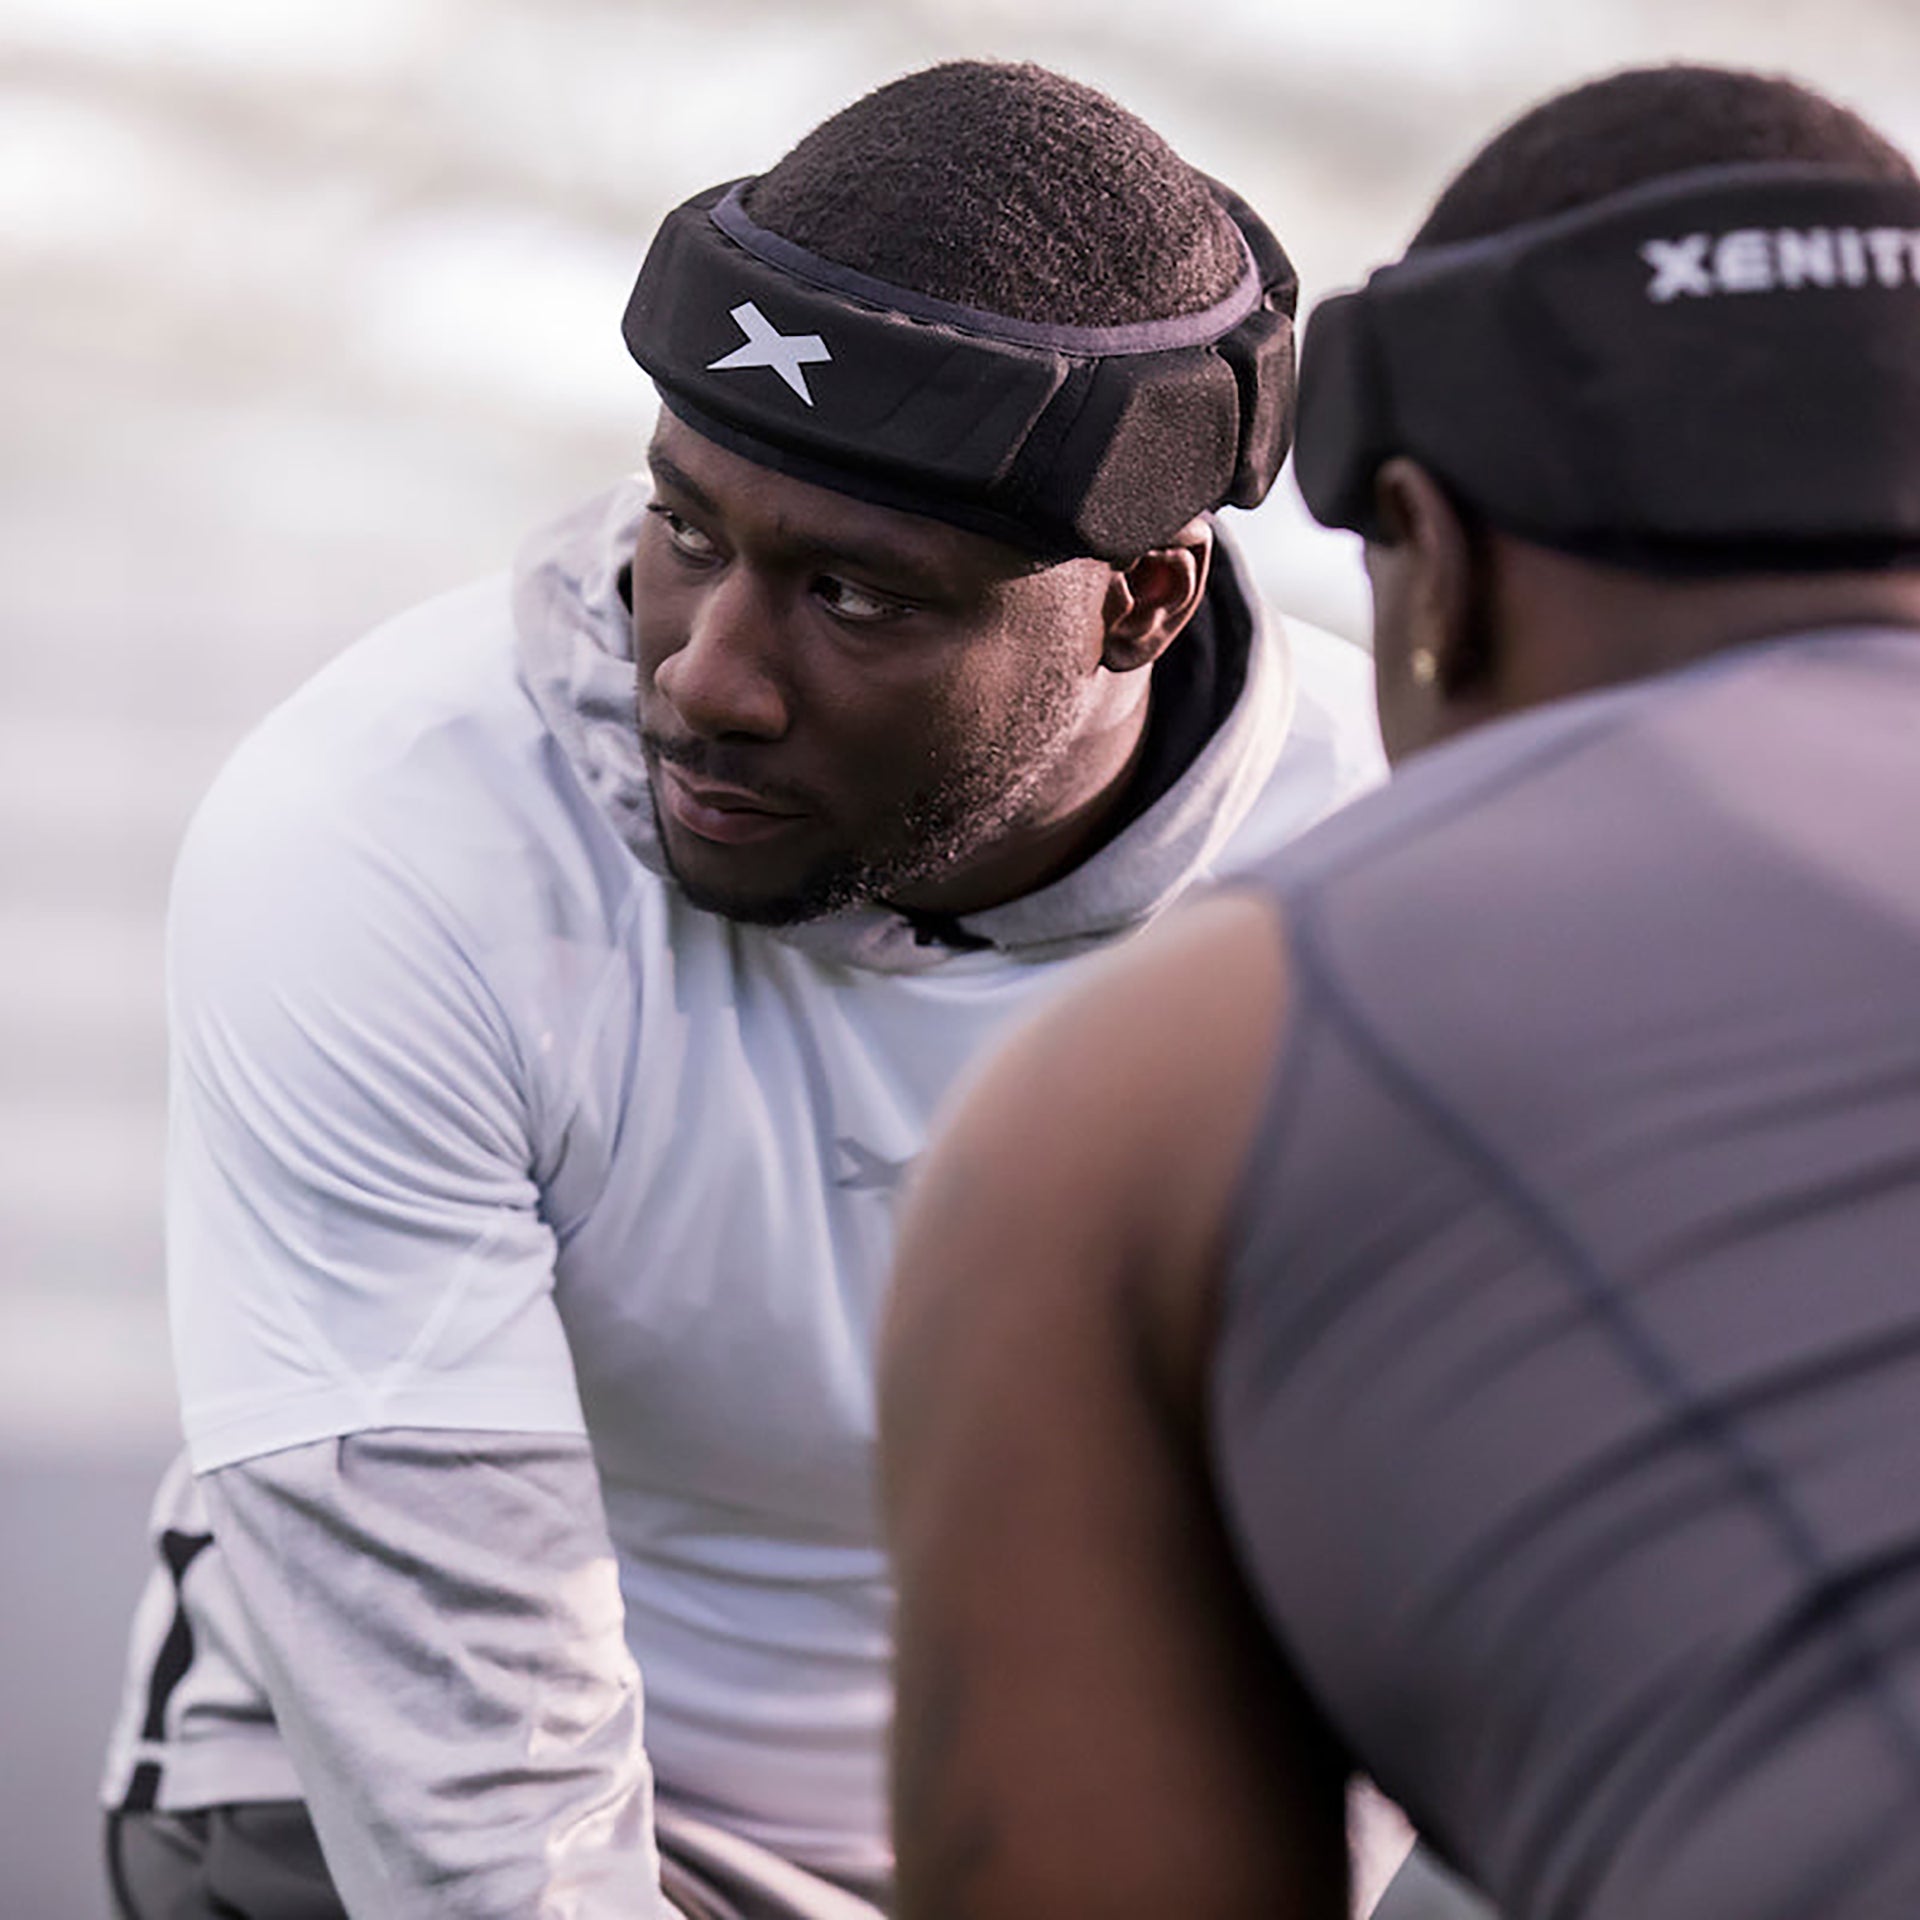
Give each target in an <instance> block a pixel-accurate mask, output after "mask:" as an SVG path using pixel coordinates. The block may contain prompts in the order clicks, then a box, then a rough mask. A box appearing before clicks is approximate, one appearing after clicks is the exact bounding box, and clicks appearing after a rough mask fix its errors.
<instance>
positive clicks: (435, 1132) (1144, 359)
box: [107, 63, 1377, 1920]
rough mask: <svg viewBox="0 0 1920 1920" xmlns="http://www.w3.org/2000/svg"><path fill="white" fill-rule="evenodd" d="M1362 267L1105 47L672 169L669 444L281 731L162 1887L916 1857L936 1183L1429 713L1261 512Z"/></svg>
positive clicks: (788, 1874) (244, 848)
mask: <svg viewBox="0 0 1920 1920" xmlns="http://www.w3.org/2000/svg"><path fill="white" fill-rule="evenodd" d="M716 97H717V98H718V97H719V96H716ZM1292 305H1293V275H1292V271H1291V269H1290V267H1289V266H1288V264H1287V260H1286V256H1285V254H1284V253H1283V252H1282V251H1281V249H1280V247H1279V244H1278V243H1277V241H1276V240H1275V239H1274V237H1273V236H1272V235H1271V234H1270V233H1269V232H1268V231H1267V229H1266V228H1265V226H1264V225H1263V224H1262V223H1261V222H1260V221H1259V219H1258V218H1257V217H1256V216H1255V215H1254V214H1253V213H1252V212H1251V211H1250V210H1249V209H1247V208H1246V207H1244V206H1243V205H1242V204H1241V203H1240V202H1239V201H1237V200H1236V199H1235V198H1234V197H1233V196H1232V195H1231V194H1229V193H1227V192H1226V191H1225V190H1224V189H1223V188H1220V187H1219V186H1217V185H1216V184H1215V183H1213V182H1211V181H1209V180H1207V179H1206V178H1205V177H1204V176H1203V175H1201V174H1200V173H1198V172H1197V171H1196V170H1195V169H1194V168H1193V167H1191V166H1190V165H1188V164H1187V163H1186V162H1185V161H1183V160H1182V159H1180V157H1179V156H1178V155H1177V154H1175V153H1174V152H1173V151H1172V150H1171V149H1170V148H1169V147H1168V146H1167V144H1166V143H1165V142H1164V141H1163V140H1161V139H1160V138H1159V136H1158V135H1156V134H1154V133H1153V132H1152V130H1151V129H1150V128H1148V127H1146V126H1145V125H1144V124H1142V123H1141V122H1140V121H1139V120H1138V119H1136V118H1135V117H1134V116H1133V115H1132V114H1129V113H1127V112H1125V111H1124V110H1123V109H1121V108H1120V107H1118V106H1117V105H1116V104H1115V103H1114V102H1112V101H1111V100H1108V99H1106V98H1105V97H1104V96H1103V95H1100V94H1097V93H1094V92H1093V91H1092V90H1091V89H1089V88H1086V87H1082V86H1079V85H1077V84H1076V83H1074V82H1072V81H1070V80H1067V79H1064V78H1063V77H1061V76H1059V75H1057V74H1050V73H1047V72H1045V71H1043V70H1041V69H1038V68H1031V67H1000V66H990V65H983V64H978V63H960V64H956V65H953V66H947V67H940V68H934V69H931V70H929V71H927V72H924V73H920V74H915V75H910V76H908V77H907V78H906V79H904V80H901V81H897V82H895V83H893V84H892V85H890V86H888V87H885V88H882V89H880V90H879V91H878V92H876V93H874V94H871V95H869V96H867V97H866V98H865V99H863V100H861V101H858V102H856V103H855V104H854V105H853V106H851V107H849V108H847V109H845V110H844V111H843V112H841V113H839V114H837V115H835V116H834V117H833V118H832V119H830V120H828V121H827V122H826V123H824V124H823V125H822V126H821V127H819V128H816V129H815V130H814V132H813V133H811V134H809V135H808V136H807V137H806V139H804V140H803V141H802V142H801V143H800V144H799V145H798V146H797V147H795V148H794V150H793V151H792V152H791V153H789V154H788V155H787V156H786V157H785V158H784V159H782V160H781V161H780V162H778V163H777V164H776V165H775V166H774V167H772V168H771V169H770V170H769V171H768V172H766V173H765V174H764V175H761V176H759V177H757V178H754V179H751V180H743V181H735V182H731V183H728V184H726V185H724V186H722V187H716V188H714V189H712V190H711V191H708V192H704V193H701V194H698V195H696V196H695V197H694V198H693V199H691V200H689V201H688V202H687V203H686V204H685V205H684V206H682V207H680V208H679V209H677V210H676V211H675V212H674V213H673V214H671V215H670V216H669V217H668V219H667V221H666V222H665V223H664V225H663V226H662V228H661V231H660V233H659V235H658V236H657V237H656V239H655V242H654V244H653V247H652V249H651V250H650V252H649V253H648V256H647V259H646V262H645V264H644V266H643V268H642V270H641V273H640V277H639V281H638V284H637V285H636V288H635V290H634V294H633V298H632V302H631V304H630V306H629V308H628V311H627V315H626V337H627V341H628V344H629V346H630V347H631V348H632V351H633V353H634V356H635V358H636V359H637V360H638V361H639V362H640V364H641V365H642V366H643V367H644V368H645V369H646V370H647V372H648V373H649V374H651V375H652V377H653V379H654V380H655V382H656V384H657V385H658V387H659V389H660V392H661V396H662V400H663V411H662V415H661V419H660V422H659V427H658V431H657V432H656V434H655V436H654V439H653V443H652V446H651V448H650V449H649V455H648V459H649V465H650V468H651V486H650V487H647V486H641V485H634V484H627V485H623V486H621V487H618V488H616V489H615V490H614V491H613V492H612V493H611V494H609V495H608V496H607V497H606V498H604V499H602V500H599V501H596V502H594V503H592V504H591V505H590V506H589V507H587V508H586V509H584V510H583V511H582V512H580V513H579V514H578V515H576V516H574V517H573V518H571V519H570V520H568V521H567V522H565V523H563V524H562V525H560V526H559V527H556V528H554V529H552V530H550V531H549V532H548V533H547V534H546V535H544V536H543V537H541V538H540V539H539V540H537V541H536V542H535V543H534V545H533V546H532V547H531V548H530V550H529V551H528V552H527V554H526V555H525V556H524V557H523V559H522V563H521V565H520V567H519V569H518V570H517V573H516V575H515V576H514V578H513V579H512V581H511V582H509V580H508V579H507V578H506V577H505V576H504V575H503V576H501V577H499V578H497V579H495V580H491V581H487V582H483V583H481V584H479V585H477V586H475V587H473V588H470V589H468V590H466V591H463V592H460V593H456V594H452V595H448V596H446V597H445V598H443V599H441V600H439V601H436V602H434V603H432V604H430V605H428V606H426V607H424V608H420V609H417V610H416V611H414V612H413V613H411V614H408V615H405V616H403V617H402V618H400V619H398V620H396V621H394V622H392V623H391V624H389V625H388V626H386V627H384V628H383V629H381V630H380V631H379V632H377V633H375V634H374V635H372V636H370V637H369V638H368V639H366V640H365V641H363V642H362V643H361V644H360V645H358V646H356V647H354V648H352V649H351V650H349V651H348V652H347V653H346V654H345V655H344V656H343V657H342V658H341V659H340V660H339V661H338V662H336V663H335V664H334V665H333V666H331V667H330V668H329V669H328V670H327V671H326V672H324V673H323V674H321V675H320V676H319V677H318V678H317V679H316V680H315V681H314V682H313V683H312V684H311V685H310V686H308V687H307V688H306V689H304V690H303V691H302V692H301V693H300V694H298V695H297V696H296V697H295V698H294V699H293V700H292V701H290V702H289V703H288V704H287V705H286V706H285V707H283V708H282V709H281V710H280V711H279V712H278V713H276V714H275V715H273V716H272V717H271V718H269V719H268V720H267V721H266V722H265V724H264V725H263V726H262V728H261V729H260V730H259V731H258V732H257V733H256V734H255V735H254V737H253V738H252V739H251V740H250V741H249V742H248V743H247V744H246V745H244V746H243V747H242V748H241V750H240V752H239V753H238V754H237V755H236V757H235V758H234V760H233V761H232V762H231V763H230V765H229V766H228V768H227V769H226V771H225V772H224V773H223V774H222V776H221V778H220V780H219V782H218V784H217V785H216V787H215V789H214V791H213V793H212V794H211V795H210V796H209V798H208V799H207V801H206V803H205V804H204V805H203V807H202V808H201V810H200V813H199V815H198V817H197V819H196V821H195V823H194V826H193V828H192V830H191V832H190V834H189V837H188V841H187V845H186V848H185V850H184V852H183V855H182V858H181V862H180V867H179V871H178V875H177V878H176V883H175V889H174V896H173V903H172V910H171V920H170V931H169V968H170V1001H171V1008H170V1011H171V1026H172V1040H173V1074H174V1080H173V1086H174V1093H173V1126H172V1140H171V1152H170V1172H169V1201H168V1214H169V1218H168V1241H169V1245H168V1263H169V1279H170V1289H171V1294H172V1309H173V1322H174V1330H175V1347H176V1360H177V1369H178V1374H179V1378H180V1381H181V1387H182V1393H183V1399H184V1412H185V1419H186V1428H187V1437H188V1443H189V1446H190V1449H191V1464H192V1467H193V1469H194V1470H195V1472H196V1473H197V1475H198V1478H197V1479H195V1478H192V1477H189V1475H188V1474H187V1473H186V1472H185V1471H184V1469H183V1470H182V1471H181V1472H180V1473H178V1474H177V1475H176V1476H175V1477H174V1478H173V1480H172V1481H171V1482H170V1483H169V1486H168V1488H167V1489H166V1491H165V1492H164V1493H163V1496H162V1500H161V1503H160V1506H159V1508H158V1510H157V1512H156V1516H155V1531H156V1546H157V1548H158V1553H159V1558H160V1560H161V1563H162V1565H161V1570H160V1572H159V1573H158V1575H157V1576H156V1579H155V1581H154V1584H153V1586H152V1587H151V1588H150V1590H149V1594H148V1597H147V1601H146V1603H145V1605H144V1607H143V1610H142V1615H141V1620H140V1623H139V1627H138V1630H137V1632H136V1636H135V1645H134V1657H133V1660H132V1663H131V1671H130V1678H129V1687H128V1692H127V1696H126V1704H125V1709H124V1712H123V1715H122V1719H121V1722H120V1727H119V1730H118V1733H117V1736H116V1739H115V1743H114V1751H113V1755H112V1759H111V1763H110V1767H109V1774H108V1782H107V1793H108V1800H109V1805H110V1807H111V1809H112V1813H111V1816H110V1861H111V1865H112V1869H113V1872H114V1875H115V1884H116V1893H117V1897H118V1899H119V1902H120V1905H121V1907H122V1910H123V1912H125V1913H127V1914H130V1915H135V1916H138V1917H139V1920H159V1916H161V1915H165V1916H167V1920H186V1917H187V1916H188V1915H209V1916H211V1915H215V1914H220V1915H232V1914H235V1913H242V1914H245V1915H246V1916H247V1920H294V1917H295V1916H298V1920H319V1917H320V1916H325V1915H338V1914H339V1913H341V1912H342V1911H343V1910H344V1911H346V1912H349V1913H351V1914H353V1915H354V1916H356V1920H421V1917H422V1916H458V1920H488V1917H489V1916H499V1920H527V1916H531V1915H536V1914H537V1915H542V1916H554V1917H555V1920H558V1916H561V1915H565V1916H567V1920H603V1917H605V1920H614V1917H615V1916H617V1917H618V1920H634V1916H637V1915H641V1914H650V1913H654V1912H658V1911H664V1910H665V1909H664V1908H663V1907H662V1904H661V1899H662V1895H661V1888H662V1884H663V1883H664V1887H665V1892H666V1895H667V1896H668V1898H670V1900H671V1901H672V1903H673V1906H674V1908H676V1909H678V1910H680V1911H682V1912H686V1913H690V1914H698V1915H700V1916H701V1917H702V1920H727V1917H728V1916H733V1915H741V1916H746V1920H767V1916H770V1915H794V1914H808V1915H811V1916H814V1920H845V1917H846V1916H848V1915H860V1914H866V1915H869V1916H870V1915H871V1913H872V1909H873V1906H874V1905H877V1904H883V1903H884V1901H885V1899H886V1893H887V1881H888V1876H889V1868H890V1854H889V1849H888V1839H887V1832H886V1819H885V1795H884V1766H883V1748H884V1741H885V1735H886V1727H887V1721H888V1713H889V1708H890V1703H891V1696H890V1691H889V1684H888V1681H889V1673H888V1656H889V1637H888V1636H889V1626H890V1621H891V1591H890V1588H889V1584H888V1575H887V1567H886V1563H885V1559H884V1556H883V1554H882V1552H881V1548H880V1542H879V1539H878V1529H877V1518H876V1513H875V1501H874V1495H873V1483H872V1467H873V1433H874V1409H873V1344H872V1342H873V1330H874V1326H875V1322H876V1318H877V1314H878V1308H879V1301H880V1292H881V1287H882V1285H883V1283H884V1281H885V1278H886V1274H887V1269H888V1260H889V1255H890V1253H891V1249H892V1204H893V1193H894V1187H895V1185H896V1183H897V1182H898V1180H899V1178H900V1175H901V1174H902V1172H903V1171H904V1169H905V1168H906V1166H907V1165H908V1164H909V1163H910V1162H911V1161H912V1159H913V1158H914V1156H915V1155H916V1154H917V1153H918V1152H919V1150H920V1147H921V1144H922V1141H923V1138H924V1132H925V1128H926V1125H927V1120H928V1116H929V1115H930V1113H931V1111H932V1109H933V1106H934V1104H935V1103H936V1102H937V1101H938V1100H939V1099H940V1098H941V1096H942V1095H943V1093H944V1092H945V1090H946V1088H947V1087H948V1086H949V1085H950V1083H951V1081H952V1079H953V1077H954V1075H955V1074H956V1073H957V1072H958V1071H959V1070H960V1069H961V1067H962V1066H963V1065H964V1064H965V1063H966V1062H967V1061H968V1060H970V1059H971V1058H972V1057H974V1055H975V1054H976V1053H977V1051H978V1050H979V1048H980V1047H981V1046H982V1045H983V1044H984V1043H985V1041H986V1039H987V1038H988V1037H989V1036H990V1035H992V1034H995V1033H996V1032H998V1031H999V1030H1000V1028H1001V1027H1002V1025H1003V1023H1004V1022H1005V1021H1006V1020H1007V1019H1008V1018H1009V1017H1010V1016H1011V1015H1012V1014H1013V1013H1015V1012H1016V1011H1017V1010H1019V1009H1021V1008H1023V1007H1025V1006H1027V1005H1029V1004H1031V1001H1032V998H1033V996H1034V995H1035V994H1036V993H1038V992H1041V991H1044V990H1045V989H1046V987H1047V986H1048V985H1049V984H1051V983H1052V982H1053V981H1055V980H1056V979H1058V978H1059V977H1060V976H1061V974H1062V972H1063V971H1064V970H1067V969H1071V968H1073V967H1074V966H1076V965H1077V964H1079V963H1080V959H1081V956H1083V955H1085V954H1086V953H1088V952H1090V951H1092V950H1093V949H1096V948H1098V947H1100V946H1101V945H1103V944H1105V943H1107V942H1109V941H1111V940H1114V939H1116V938H1118V937H1120V936H1121V935H1123V934H1125V933H1127V932H1130V931H1131V930H1133V929H1135V928H1137V927H1139V926H1140V925H1142V924H1143V923H1144V922H1145V921H1146V920H1148V919H1149V918H1151V917H1152V916H1153V915H1154V914H1155V913H1156V912H1158V911H1159V909H1160V908H1161V907H1162V906H1164V905H1165V904H1166V903H1167V901H1169V900H1170V899H1171V898H1172V897H1173V896H1174V895H1175V894H1177V893H1178V892H1179V891H1181V890H1182V889H1183V888H1184V887H1186V886H1187V885H1188V884H1190V883H1191V882H1193V881H1195V880H1197V879H1200V878H1204V877H1208V876H1211V875H1214V874H1217V873H1218V872H1219V871H1221V870H1222V869H1223V867H1231V866H1232V865H1234V864H1236V863H1237V862H1240V861H1243V860H1244V859H1246V858H1248V857H1250V856H1251V855H1252V854H1253V853H1255V852H1256V851H1260V850H1264V849H1266V848H1268V847H1271V846H1272V845H1273V844H1274V843H1275V842H1277V841H1279V840H1283V839H1285V838H1287V837H1288V836H1289V835H1291V834H1292V833H1294V832H1296V831H1297V830H1298V829H1299V828H1300V827H1302V826H1304V825H1306V824H1307V823H1308V822H1310V821H1311V820H1313V819H1314V818H1316V817H1317V816H1318V815H1320V814H1321V813H1323V812H1324V811H1326V810H1327V809H1328V808H1329V807H1331V806H1332V805H1334V804H1335V803H1336V802H1337V801H1339V800H1340V799H1341V798H1343V797H1344V796H1345V795H1346V794H1347V793H1349V792H1351V791H1353V790H1354V789H1356V788H1357V787H1359V786H1361V785H1363V784H1365V783H1367V782H1368V780H1369V779H1370V778H1371V776H1372V773H1373V769H1374V765H1375V762H1376V760H1377V736H1376V735H1375V732H1374V728H1373V722H1372V717H1371V714H1370V713H1369V712H1368V711H1367V708H1366V702H1365V687H1364V663H1363V662H1361V661H1360V660H1359V658H1358V656H1357V654H1355V653H1354V651H1353V650H1352V649H1350V648H1346V647H1344V646H1343V645H1341V644H1340V643H1338V642H1335V641H1331V640H1329V639H1326V638H1325V637H1324V636H1318V637H1316V636H1314V635H1312V634H1310V633H1307V632H1304V631H1302V632H1300V633H1298V635H1297V636H1295V637H1294V639H1293V641H1292V644H1290V643H1289V641H1288V640H1287V639H1283V638H1282V636H1281V635H1280V634H1279V632H1278V631H1277V630H1276V629H1275V628H1273V627H1272V626H1270V625H1269V624H1267V623H1266V622H1265V621H1264V620H1263V618H1262V616H1261V614H1260V612H1259V609H1258V606H1257V603H1256V601H1255V599H1254V597H1253V595H1252V593H1251V592H1250V590H1249V587H1248V582H1247V579H1246V576H1245V574H1244V571H1243V569H1242V567H1241V565H1240V564H1239V562H1238V561H1237V560H1236V559H1235V557H1234V555H1233V553H1232V550H1231V546H1230V544H1229V543H1228V542H1227V541H1225V540H1224V539H1223V538H1220V537H1218V536H1217V530H1216V524H1215V522H1214V520H1213V517H1212V515H1213V509H1215V508H1217V507H1220V506H1222V505H1224V504H1228V503H1239V504H1241V505H1251V504H1253V503H1254V502H1256V501H1257V500H1258V499H1259V498H1260V497H1261V496H1262V495H1263V494H1264V493H1265V491H1266V489H1267V487H1268V486H1269V485H1270V483H1271V482H1272V479H1273V476H1274V474H1275V472H1276V470H1277V469H1278V467H1279V464H1280V461H1281V459H1282V457H1283V456H1284V453H1285V451H1286V446H1287V440H1288V433H1289V428H1290V423H1291V414H1292V399H1293V355H1292V332H1291V313H1292ZM643 1686H644V1692H645V1714H644V1726H643V1718H642V1712H641V1698H642V1687H643ZM309 1812H310V1813H311V1815H312V1821H311V1824H309V1819H308V1815H309ZM316 1829H317V1841H316ZM656 1842H657V1843H658V1849H657V1857H656ZM323 1854H324V1858H323V1857H322V1856H323Z"/></svg>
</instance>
